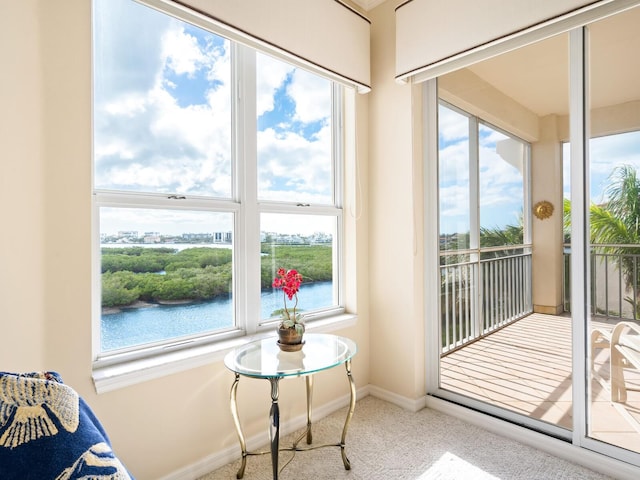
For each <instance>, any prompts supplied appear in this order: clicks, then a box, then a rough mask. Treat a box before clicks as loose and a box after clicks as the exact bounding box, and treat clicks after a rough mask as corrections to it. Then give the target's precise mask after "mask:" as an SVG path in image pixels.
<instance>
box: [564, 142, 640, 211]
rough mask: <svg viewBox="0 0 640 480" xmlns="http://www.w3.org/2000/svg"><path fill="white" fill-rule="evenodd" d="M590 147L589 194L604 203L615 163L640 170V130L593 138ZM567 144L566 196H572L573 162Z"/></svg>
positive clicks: (565, 146) (565, 155)
mask: <svg viewBox="0 0 640 480" xmlns="http://www.w3.org/2000/svg"><path fill="white" fill-rule="evenodd" d="M589 146H590V147H589V148H590V169H589V175H590V187H589V188H590V190H591V192H590V196H591V201H592V202H593V203H596V204H601V203H605V202H606V201H607V197H606V196H605V190H606V187H607V185H608V184H609V175H610V174H611V172H612V171H613V170H614V168H615V167H616V166H621V165H630V166H632V167H633V168H635V169H636V170H640V132H628V133H621V134H618V135H609V136H606V137H598V138H593V139H591V141H590V144H589ZM569 149H570V146H569V144H568V143H565V144H564V145H563V149H562V156H563V195H564V197H565V198H571V190H570V189H571V182H570V175H571V171H570V163H569V155H570V153H569Z"/></svg>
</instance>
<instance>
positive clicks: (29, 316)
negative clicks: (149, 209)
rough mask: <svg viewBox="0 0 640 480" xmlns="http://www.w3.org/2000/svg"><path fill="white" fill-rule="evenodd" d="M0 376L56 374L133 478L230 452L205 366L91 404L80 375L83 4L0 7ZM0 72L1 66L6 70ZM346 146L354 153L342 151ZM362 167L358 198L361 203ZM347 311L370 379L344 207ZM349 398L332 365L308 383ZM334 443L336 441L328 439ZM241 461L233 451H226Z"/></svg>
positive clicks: (363, 292)
mask: <svg viewBox="0 0 640 480" xmlns="http://www.w3.org/2000/svg"><path fill="white" fill-rule="evenodd" d="M0 25H1V27H2V28H0V32H1V33H0V40H1V42H0V52H1V56H2V58H3V59H4V60H5V62H7V63H5V69H4V70H3V72H2V74H1V75H0V92H2V93H1V95H2V98H1V100H2V102H1V104H2V113H1V114H0V141H1V144H2V149H3V154H4V158H3V160H2V174H1V175H0V183H1V185H0V187H1V188H0V202H1V203H0V205H2V207H1V208H2V217H3V225H4V226H3V230H2V235H0V252H1V253H0V254H1V255H2V262H1V267H0V295H2V297H1V300H0V319H1V322H2V327H3V328H2V335H1V338H2V347H1V348H0V370H3V371H14V372H24V371H33V370H44V369H46V370H55V371H58V372H60V373H61V375H62V377H63V379H64V380H65V382H66V383H67V384H69V385H71V386H72V387H74V388H75V389H76V390H78V392H79V393H80V394H81V395H82V396H83V397H84V398H85V399H86V400H87V402H88V403H89V405H91V406H92V408H93V409H94V410H95V411H96V414H97V415H98V417H99V418H100V419H101V421H102V422H103V423H104V425H105V427H106V429H107V432H108V433H109V435H110V437H111V440H112V442H113V444H114V449H115V450H116V452H117V453H118V454H119V456H120V457H121V458H122V460H123V461H124V463H125V464H126V465H127V466H128V467H129V468H130V469H131V470H132V472H133V473H134V474H135V476H136V478H138V479H139V480H145V479H149V480H151V479H158V478H162V477H164V476H167V475H169V474H171V473H172V472H175V471H177V470H179V469H181V468H185V467H187V466H189V465H192V464H194V463H196V462H198V461H202V460H203V459H205V458H207V457H208V456H211V455H214V454H216V453H219V452H221V451H224V450H225V449H226V448H237V437H236V433H235V429H234V427H233V424H232V420H231V415H230V413H229V405H228V403H229V400H228V399H229V388H230V386H231V382H232V380H233V377H232V375H231V373H230V372H228V371H227V370H226V369H225V368H224V367H223V365H222V362H216V363H213V364H211V365H208V366H204V367H200V368H194V369H191V370H187V371H185V372H182V373H176V374H173V375H169V376H165V377H163V378H160V379H156V380H151V381H147V382H144V383H140V384H138V385H135V386H132V387H127V388H121V389H119V390H115V391H112V392H108V393H105V394H102V395H97V394H96V393H95V389H94V386H93V383H92V380H91V2H90V1H88V0H65V1H64V2H50V1H42V0H23V1H20V2H14V1H4V2H2V3H1V4H0ZM7 66H10V69H9V70H7ZM367 102H368V99H367V98H366V97H363V96H358V97H356V115H357V118H358V125H359V130H360V131H359V133H358V147H357V150H358V151H359V152H364V153H361V155H363V154H364V155H366V152H367V120H366V118H367V116H368V110H367V109H368V105H367ZM353 148H354V150H355V147H353ZM367 169H368V166H367V164H366V161H365V160H361V162H360V168H359V175H360V177H361V178H360V187H361V188H360V190H359V192H358V194H357V195H356V193H354V192H350V195H351V197H350V198H351V200H350V201H351V202H354V201H355V199H356V198H358V201H360V199H363V200H365V201H366V198H367V187H368V184H367V178H366V175H367ZM347 207H348V209H349V211H352V212H359V213H360V216H359V218H358V219H357V220H356V216H355V214H354V215H349V219H348V220H347V223H348V224H349V228H350V230H351V233H352V236H351V237H350V238H351V239H352V241H351V243H349V244H348V245H347V252H348V253H349V258H348V259H347V260H346V262H347V264H348V268H349V284H350V287H349V294H350V298H349V307H350V308H351V309H352V311H357V312H358V313H359V314H360V318H359V320H358V324H357V325H356V326H354V327H351V328H349V329H345V330H341V331H338V332H336V333H339V334H344V335H347V336H349V337H351V338H353V339H354V340H356V342H357V343H358V346H359V353H358V355H357V356H356V357H355V358H354V362H353V374H354V378H355V380H356V383H357V386H358V387H359V388H360V387H363V386H366V385H367V384H368V383H369V365H368V357H369V347H368V339H369V333H368V319H367V305H368V299H367V295H368V291H367V276H368V275H367V262H366V256H367V252H368V249H367V232H366V228H367V222H368V218H367V215H368V214H367V211H366V209H364V208H363V205H362V204H361V203H360V204H358V205H357V207H356V206H355V205H353V203H350V204H348V205H347ZM304 392H305V390H304V381H303V380H302V379H293V380H290V381H286V382H283V385H282V394H281V408H282V411H281V413H282V419H283V425H284V424H285V423H284V422H287V421H288V420H290V419H291V418H292V417H293V416H298V415H302V414H303V412H304V405H305V402H304ZM346 395H348V385H347V381H346V378H345V375H344V371H343V370H342V369H335V370H334V371H330V372H326V373H323V374H322V375H317V377H316V388H315V394H314V402H315V405H316V407H317V409H318V408H321V407H322V406H323V405H327V404H328V403H329V402H331V401H334V400H335V399H336V398H340V397H342V396H346ZM238 396H239V400H240V409H241V410H240V411H241V415H242V418H243V422H244V424H245V427H246V431H245V433H246V435H247V437H248V438H251V437H252V436H255V435H258V434H264V435H265V442H266V440H267V438H266V432H267V413H268V407H269V403H270V395H269V390H268V384H267V382H260V381H250V380H246V381H242V382H241V384H240V387H239V391H238ZM338 434H339V432H338ZM238 454H239V448H238Z"/></svg>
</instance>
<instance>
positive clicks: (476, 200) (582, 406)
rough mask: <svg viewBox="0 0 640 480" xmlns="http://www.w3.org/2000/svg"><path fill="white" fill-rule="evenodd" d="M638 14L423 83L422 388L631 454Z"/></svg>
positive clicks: (635, 434)
mask: <svg viewBox="0 0 640 480" xmlns="http://www.w3.org/2000/svg"><path fill="white" fill-rule="evenodd" d="M637 25H640V7H636V8H633V9H628V10H626V11H623V12H620V13H617V14H615V15H611V16H607V17H606V18H604V19H602V20H598V21H595V22H592V23H590V24H588V25H585V26H584V27H580V28H578V29H576V30H573V31H571V32H567V33H562V34H558V35H555V36H550V37H549V38H546V39H544V40H542V41H538V42H536V43H533V44H529V45H527V46H523V47H521V48H519V49H515V50H513V51H510V52H509V53H505V54H502V55H499V56H496V57H492V58H490V59H486V60H484V61H482V62H479V63H476V64H473V65H470V66H467V67H465V68H462V69H460V70H456V71H453V72H451V73H448V74H445V75H443V76H440V77H439V78H438V79H437V83H436V82H431V83H430V84H429V85H428V86H427V87H426V88H425V95H432V96H433V97H434V98H435V97H437V100H435V99H434V100H429V101H428V102H427V105H430V107H429V108H431V109H432V113H433V114H432V115H431V116H429V115H427V118H431V119H432V123H433V124H435V125H436V127H437V134H438V135H437V149H434V150H437V154H432V155H434V157H432V158H436V164H437V173H436V174H434V175H432V176H431V177H433V178H431V180H430V183H429V184H428V185H427V188H435V189H437V192H438V194H437V204H438V214H437V220H438V242H437V246H438V247H437V253H438V259H439V262H438V265H437V266H436V267H435V268H437V269H438V278H439V282H438V284H437V287H436V288H437V293H436V292H433V296H432V297H431V298H432V299H435V298H436V295H437V298H438V299H439V302H437V304H438V306H439V315H438V316H437V319H436V320H435V322H437V332H438V333H437V342H438V347H437V351H438V355H437V356H438V372H437V375H434V374H431V375H430V376H429V379H430V381H431V382H432V383H437V385H436V386H433V385H432V386H431V387H430V392H431V393H433V394H435V395H437V396H440V397H442V398H445V399H450V400H453V401H456V402H458V403H462V404H465V405H468V406H471V407H473V408H475V409H478V410H481V411H485V412H487V413H490V414H492V415H496V416H499V417H502V418H505V419H507V420H510V421H513V422H515V423H518V424H524V425H527V426H529V427H531V428H533V429H536V430H539V431H542V432H545V433H549V434H552V435H554V436H556V437H560V438H565V439H566V440H568V441H572V442H573V443H574V444H577V445H580V446H583V447H586V448H589V449H593V450H596V451H599V452H602V453H605V454H607V455H610V456H614V457H617V458H620V459H623V460H625V461H627V462H629V463H632V464H636V465H640V59H638V57H637V54H636V52H638V51H640V29H638V28H637ZM434 85H437V88H434ZM429 102H430V103H429ZM431 138H434V139H435V137H434V136H432V137H431ZM427 148H429V146H428V147H427ZM427 171H429V170H428V169H427ZM427 178H430V177H429V175H428V176H427ZM432 244H435V243H432ZM432 278H434V279H435V278H436V276H435V272H434V275H433V277H432ZM435 327H436V325H435V324H434V326H433V328H431V329H430V331H432V332H435V331H436V328H435ZM431 345H432V346H434V349H435V343H433V342H432V343H431Z"/></svg>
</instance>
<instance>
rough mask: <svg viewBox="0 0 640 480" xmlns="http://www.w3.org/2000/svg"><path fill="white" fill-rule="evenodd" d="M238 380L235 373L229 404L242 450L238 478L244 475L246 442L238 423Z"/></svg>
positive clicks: (237, 375) (238, 376)
mask: <svg viewBox="0 0 640 480" xmlns="http://www.w3.org/2000/svg"><path fill="white" fill-rule="evenodd" d="M238 382H240V375H239V374H237V373H236V379H235V380H234V382H233V384H232V385H231V395H230V404H231V415H232V416H233V424H234V425H235V426H236V432H237V433H238V440H240V449H241V450H242V463H241V464H240V469H239V470H238V473H236V478H238V479H240V478H242V477H243V476H244V469H245V467H246V466H247V443H246V442H245V439H244V434H243V433H242V426H241V425H240V417H239V416H238V397H237V394H238Z"/></svg>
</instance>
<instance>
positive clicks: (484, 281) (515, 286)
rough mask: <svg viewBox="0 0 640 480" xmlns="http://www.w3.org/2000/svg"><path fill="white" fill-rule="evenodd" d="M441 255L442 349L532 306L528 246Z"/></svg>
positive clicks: (476, 335) (491, 328)
mask: <svg viewBox="0 0 640 480" xmlns="http://www.w3.org/2000/svg"><path fill="white" fill-rule="evenodd" d="M488 257H489V258H488ZM441 258H442V263H446V264H445V265H441V266H440V298H441V303H440V313H441V332H442V353H446V352H449V351H452V350H455V349H457V348H460V347H462V346H463V345H466V344H467V343H469V342H472V341H474V340H477V339H479V338H482V337H483V336H485V335H488V334H489V333H491V332H492V331H494V330H496V329H498V328H501V327H503V326H505V325H508V324H509V323H511V322H513V321H515V320H517V319H519V318H522V317H524V316H526V315H528V314H530V313H531V312H532V311H533V307H532V300H531V249H530V247H528V246H522V245H519V246H513V247H500V248H488V249H482V250H480V251H471V250H467V251H458V252H450V253H449V252H448V253H445V254H443V255H442V257H441Z"/></svg>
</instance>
